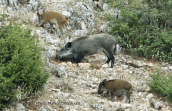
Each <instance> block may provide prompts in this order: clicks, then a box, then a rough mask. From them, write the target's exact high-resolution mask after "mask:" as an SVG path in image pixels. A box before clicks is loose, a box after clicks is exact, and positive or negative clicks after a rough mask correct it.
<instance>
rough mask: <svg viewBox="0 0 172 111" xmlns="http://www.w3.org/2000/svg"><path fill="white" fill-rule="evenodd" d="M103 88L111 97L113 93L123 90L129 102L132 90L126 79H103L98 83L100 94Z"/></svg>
mask: <svg viewBox="0 0 172 111" xmlns="http://www.w3.org/2000/svg"><path fill="white" fill-rule="evenodd" d="M102 86H103V87H102ZM105 90H106V91H108V92H109V93H110V95H111V97H112V99H113V96H114V94H115V93H119V92H122V91H124V93H125V96H126V97H127V99H128V100H129V102H130V94H131V92H132V85H131V84H130V83H129V82H127V81H126V80H120V79H114V80H109V81H106V79H105V80H103V81H102V82H101V83H100V84H99V89H98V93H99V94H101V93H103V91H105Z"/></svg>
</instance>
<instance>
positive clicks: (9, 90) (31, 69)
mask: <svg viewBox="0 0 172 111" xmlns="http://www.w3.org/2000/svg"><path fill="white" fill-rule="evenodd" d="M0 29H1V30H0V89H1V90H0V108H1V107H5V106H6V105H7V104H9V103H12V102H13V101H15V100H16V99H17V98H16V88H17V87H18V86H22V85H24V86H25V92H26V93H27V94H29V93H31V92H35V91H38V90H41V89H42V88H43V85H44V84H45V83H46V81H47V79H48V76H49V75H48V74H45V73H44V71H43V68H42V65H43V62H42V58H41V55H42V54H41V48H40V47H39V46H38V41H37V40H36V38H35V36H32V35H31V30H29V29H23V28H21V25H20V24H14V23H12V22H11V23H10V24H9V25H7V26H1V27H0Z"/></svg>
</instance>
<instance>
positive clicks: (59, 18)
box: [37, 11, 71, 38]
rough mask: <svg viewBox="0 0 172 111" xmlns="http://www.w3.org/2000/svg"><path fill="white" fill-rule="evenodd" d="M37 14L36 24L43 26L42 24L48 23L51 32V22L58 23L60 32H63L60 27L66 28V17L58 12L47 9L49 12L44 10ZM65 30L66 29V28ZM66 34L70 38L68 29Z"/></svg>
mask: <svg viewBox="0 0 172 111" xmlns="http://www.w3.org/2000/svg"><path fill="white" fill-rule="evenodd" d="M37 16H38V20H39V25H38V26H43V25H44V24H47V23H50V28H51V32H52V28H53V24H55V25H57V24H58V27H59V29H60V32H61V34H63V30H62V28H66V29H67V26H68V22H67V20H66V18H65V17H64V16H63V15H62V14H60V13H58V12H53V11H49V12H45V13H43V14H39V13H37ZM67 31H68V29H67ZM68 35H69V38H70V37H71V36H70V34H69V31H68Z"/></svg>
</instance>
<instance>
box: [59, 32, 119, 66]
mask: <svg viewBox="0 0 172 111" xmlns="http://www.w3.org/2000/svg"><path fill="white" fill-rule="evenodd" d="M99 51H103V52H104V53H105V55H106V56H107V58H108V59H107V61H106V63H109V62H110V61H111V68H112V67H113V65H114V59H115V58H114V56H113V53H114V54H115V52H116V40H115V39H114V38H113V37H112V36H110V35H108V34H96V35H90V36H83V37H79V38H77V39H75V40H73V41H72V42H68V43H67V44H66V45H65V47H63V48H62V49H61V51H60V52H59V53H58V54H57V56H56V59H60V60H66V59H72V62H75V63H79V62H80V61H81V59H82V58H83V57H84V56H87V55H93V54H96V53H97V52H99Z"/></svg>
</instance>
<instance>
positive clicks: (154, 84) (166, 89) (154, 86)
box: [147, 70, 172, 102]
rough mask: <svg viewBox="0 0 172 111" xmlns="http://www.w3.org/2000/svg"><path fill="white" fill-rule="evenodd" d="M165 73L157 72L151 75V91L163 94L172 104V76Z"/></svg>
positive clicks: (149, 83)
mask: <svg viewBox="0 0 172 111" xmlns="http://www.w3.org/2000/svg"><path fill="white" fill-rule="evenodd" d="M163 73H164V72H162V71H160V70H156V72H155V73H154V74H150V77H151V78H152V80H147V84H148V85H149V87H150V88H151V91H153V92H157V93H160V94H162V95H163V96H164V97H165V99H166V100H167V101H170V102H172V75H171V74H167V75H163Z"/></svg>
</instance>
